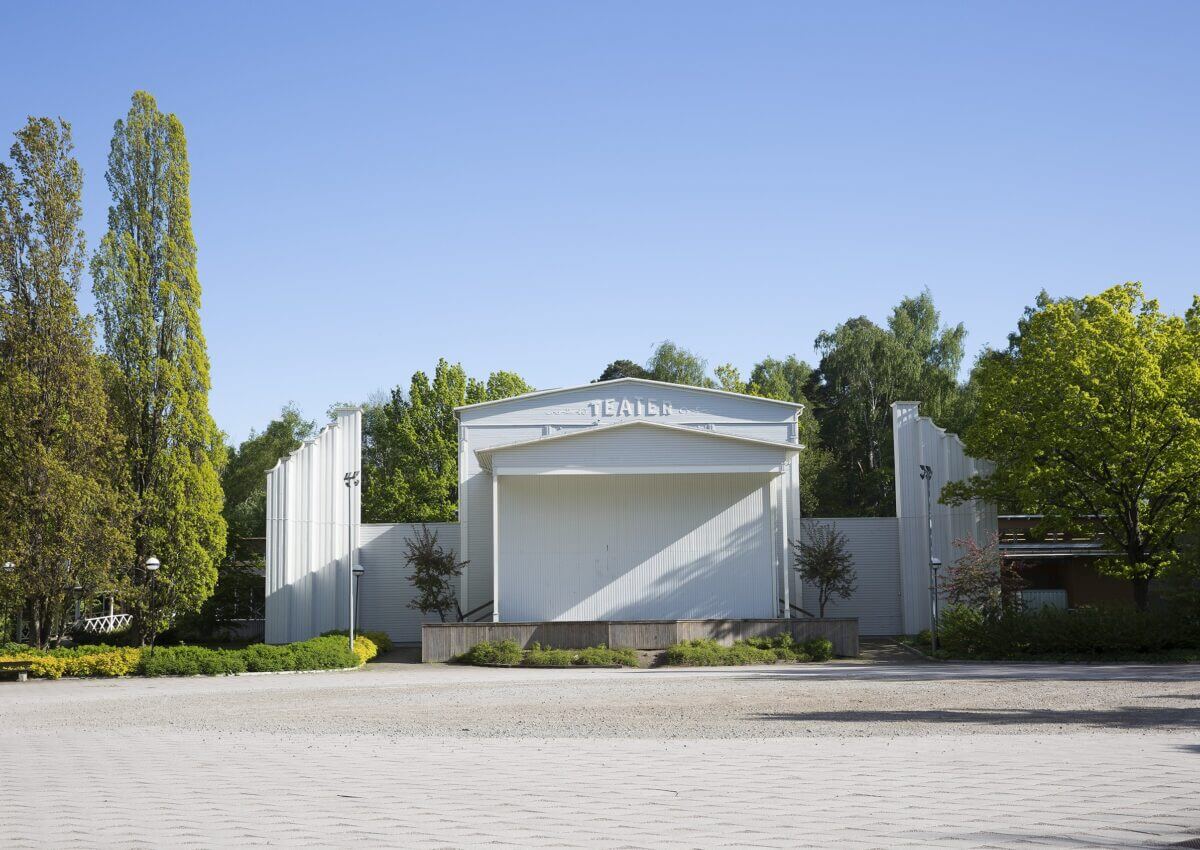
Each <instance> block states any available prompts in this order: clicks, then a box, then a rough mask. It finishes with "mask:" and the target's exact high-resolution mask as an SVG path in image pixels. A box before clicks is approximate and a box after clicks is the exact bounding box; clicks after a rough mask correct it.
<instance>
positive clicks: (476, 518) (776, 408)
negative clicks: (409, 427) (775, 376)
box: [458, 381, 804, 608]
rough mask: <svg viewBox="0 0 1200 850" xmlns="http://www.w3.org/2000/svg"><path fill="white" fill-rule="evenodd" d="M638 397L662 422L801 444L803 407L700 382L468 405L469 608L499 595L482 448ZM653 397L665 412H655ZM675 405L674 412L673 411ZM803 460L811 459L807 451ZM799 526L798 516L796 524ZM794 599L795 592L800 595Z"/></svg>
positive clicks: (462, 436) (604, 386)
mask: <svg viewBox="0 0 1200 850" xmlns="http://www.w3.org/2000/svg"><path fill="white" fill-rule="evenodd" d="M624 402H631V405H630V407H631V408H632V409H633V410H636V411H640V412H642V413H643V414H645V415H647V417H648V418H651V419H652V420H653V421H656V422H668V423H670V424H674V425H689V426H693V427H704V428H712V429H713V430H715V431H717V432H727V433H733V434H739V435H742V436H749V437H756V438H759V439H763V440H774V441H780V442H782V441H790V442H795V441H796V439H797V437H796V425H795V418H796V412H795V408H793V407H789V406H787V405H780V404H779V403H776V402H772V401H768V400H766V399H759V398H753V397H750V396H734V395H723V394H720V393H708V392H704V391H701V390H696V389H695V388H692V387H685V386H674V385H661V384H653V383H651V384H644V383H639V382H623V381H607V382H603V383H597V384H591V385H589V386H587V387H579V388H576V389H572V390H567V391H562V392H551V393H545V394H540V395H535V396H532V397H525V398H513V399H506V400H504V401H503V402H500V403H498V404H495V405H488V406H484V407H479V408H469V409H467V410H464V411H462V413H461V415H460V420H461V424H460V426H459V474H460V480H461V481H463V482H464V483H462V484H460V488H459V493H460V496H459V514H458V518H459V521H460V522H461V523H462V525H463V532H462V536H463V539H464V540H466V541H467V547H466V548H467V555H466V556H467V557H468V558H469V559H470V561H471V565H470V566H469V567H468V568H467V570H466V573H465V575H464V582H463V584H464V587H465V590H466V593H465V594H464V595H465V597H466V598H467V599H468V600H469V602H468V607H469V608H475V607H477V606H479V605H483V604H484V603H486V602H488V601H490V600H491V598H492V477H491V475H490V474H489V473H488V471H487V470H485V469H482V468H481V467H480V465H479V460H478V458H477V457H476V456H475V452H476V450H477V449H481V448H488V447H491V446H498V445H503V444H506V443H515V442H521V441H524V440H531V439H534V438H536V437H541V436H545V435H548V434H551V433H555V432H558V431H563V430H572V429H584V428H591V427H593V426H594V425H598V424H604V423H610V422H613V421H619V420H621V419H622V417H621V416H620V415H618V416H615V417H614V416H612V415H611V414H612V413H613V412H616V413H618V414H620V412H621V411H622V410H624V409H626V405H625V404H624ZM648 403H652V404H653V405H654V406H655V407H654V408H653V409H655V410H657V415H654V416H652V417H651V416H649V410H650V409H651V408H650V407H649V406H648ZM668 409H669V413H668V412H667V411H668ZM800 462H801V463H803V462H804V459H803V454H801V458H800ZM790 478H791V481H792V485H791V490H790V492H789V494H788V510H789V513H792V515H793V516H796V515H797V514H796V509H797V505H798V502H799V499H798V498H797V497H796V494H797V493H798V492H799V480H798V475H797V474H796V472H795V465H794V464H793V469H792V471H791V474H790ZM791 524H792V526H793V527H794V521H793V523H791ZM793 598H794V597H793Z"/></svg>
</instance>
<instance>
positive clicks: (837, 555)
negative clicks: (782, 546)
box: [792, 521, 858, 617]
mask: <svg viewBox="0 0 1200 850" xmlns="http://www.w3.org/2000/svg"><path fill="white" fill-rule="evenodd" d="M792 558H793V561H792V563H793V569H795V570H796V572H798V573H799V574H800V578H801V579H803V580H804V582H805V583H807V584H811V585H813V586H814V587H816V588H817V606H818V607H817V612H818V614H819V616H821V617H824V616H825V606H826V605H828V604H829V600H830V599H832V598H833V597H835V596H836V597H838V598H839V599H848V598H849V597H850V596H852V595H853V594H854V591H855V589H856V588H857V586H858V576H857V575H856V574H855V572H854V558H853V557H851V555H850V553H849V552H847V551H846V536H845V535H844V534H842V533H841V532H840V531H838V530H837V529H836V528H834V527H833V526H832V525H830V524H828V523H823V522H813V521H809V522H806V523H804V525H803V528H802V534H801V536H800V537H799V538H798V539H796V540H793V541H792Z"/></svg>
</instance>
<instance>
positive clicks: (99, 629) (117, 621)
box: [75, 614, 133, 635]
mask: <svg viewBox="0 0 1200 850" xmlns="http://www.w3.org/2000/svg"><path fill="white" fill-rule="evenodd" d="M132 623H133V615H132V614H105V615H104V616H102V617H83V618H81V619H80V620H78V621H76V623H75V630H76V631H81V632H87V633H88V634H93V635H106V634H109V633H110V632H119V631H120V630H121V629H124V628H128V627H129V626H130V625H131V624H132Z"/></svg>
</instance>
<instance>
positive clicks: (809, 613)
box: [779, 599, 820, 620]
mask: <svg viewBox="0 0 1200 850" xmlns="http://www.w3.org/2000/svg"><path fill="white" fill-rule="evenodd" d="M779 604H780V605H782V604H783V600H782V599H780V600H779ZM788 607H789V608H791V609H792V610H793V611H799V612H800V613H801V614H803V615H804V616H805V617H812V618H813V619H814V620H817V619H820V618H819V617H817V615H816V614H814V613H813V612H812V611H805V610H804V609H803V608H801V607H800V606H799V605H796V604H795V603H793V602H789V603H788Z"/></svg>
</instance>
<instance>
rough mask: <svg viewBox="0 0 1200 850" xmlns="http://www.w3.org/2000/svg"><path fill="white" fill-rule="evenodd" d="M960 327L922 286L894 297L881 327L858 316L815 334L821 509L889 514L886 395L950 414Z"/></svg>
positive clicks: (941, 417) (954, 406)
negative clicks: (825, 459)
mask: <svg viewBox="0 0 1200 850" xmlns="http://www.w3.org/2000/svg"><path fill="white" fill-rule="evenodd" d="M965 335H966V331H965V330H964V329H963V326H962V325H961V324H959V325H956V326H954V327H945V326H942V325H940V324H939V316H938V313H937V310H936V309H935V308H934V305H933V298H932V296H930V294H929V293H928V292H924V293H922V294H921V295H919V296H917V297H916V298H905V299H904V300H903V301H901V302H900V304H899V305H897V306H896V307H895V309H893V311H892V315H891V317H890V318H889V320H888V327H887V328H881V327H879V326H878V325H876V324H874V323H873V322H871V321H870V320H869V319H867V318H866V317H865V316H859V317H857V318H853V319H850V320H848V321H846V322H844V323H843V324H840V325H838V326H837V327H836V328H835V329H834V330H833V331H832V332H828V331H826V332H822V333H821V334H820V335H819V336H818V337H817V341H816V345H817V350H818V351H819V352H820V354H821V362H820V364H819V365H818V367H817V369H816V372H815V373H814V375H813V380H812V381H811V385H810V394H811V396H812V399H813V401H814V402H815V403H816V414H817V418H818V421H819V423H820V430H821V437H822V443H823V445H824V446H825V447H826V448H827V449H828V450H829V451H830V453H831V456H832V462H831V463H830V464H829V466H828V467H827V472H826V474H825V475H824V476H823V478H822V481H821V485H820V493H819V497H820V501H821V509H822V511H823V512H828V513H831V514H837V515H866V516H891V515H894V513H895V473H894V471H893V469H892V463H893V460H892V455H893V450H892V431H891V429H892V410H891V405H892V402H895V401H902V400H906V401H918V402H920V403H921V409H922V413H924V414H925V415H928V416H931V417H932V418H933V419H934V421H936V422H939V423H942V424H943V425H944V424H945V423H946V422H947V421H948V420H949V419H950V418H951V417H952V416H953V415H955V412H956V411H959V410H960V409H961V408H960V401H959V399H960V395H961V392H962V391H961V387H960V386H959V383H958V377H957V376H958V369H959V366H960V365H961V363H962V358H963V339H964V337H965Z"/></svg>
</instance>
